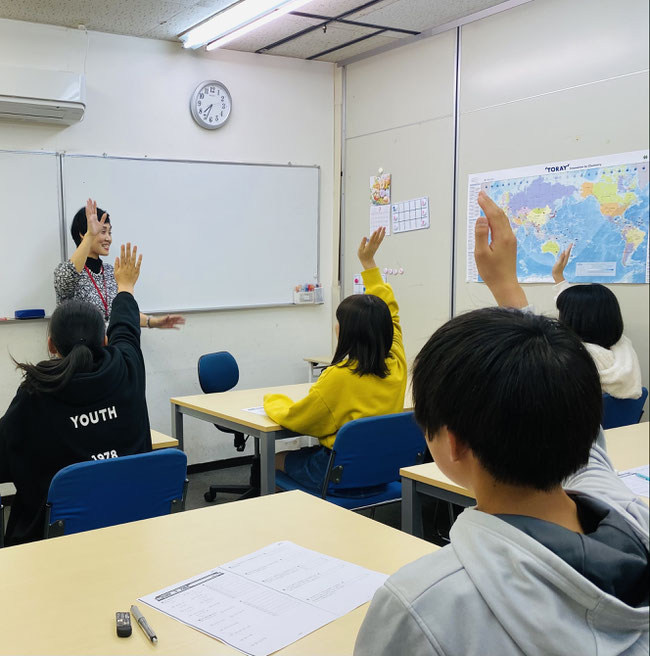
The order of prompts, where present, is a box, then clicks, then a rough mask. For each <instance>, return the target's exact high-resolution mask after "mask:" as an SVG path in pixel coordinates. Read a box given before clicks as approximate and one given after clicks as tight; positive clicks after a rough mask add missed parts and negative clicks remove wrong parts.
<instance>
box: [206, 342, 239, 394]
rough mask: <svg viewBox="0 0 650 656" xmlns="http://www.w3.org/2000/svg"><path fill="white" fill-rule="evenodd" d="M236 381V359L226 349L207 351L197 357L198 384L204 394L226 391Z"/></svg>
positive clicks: (237, 380)
mask: <svg viewBox="0 0 650 656" xmlns="http://www.w3.org/2000/svg"><path fill="white" fill-rule="evenodd" d="M238 382H239V367H238V366H237V360H235V358H234V357H233V356H232V355H231V354H230V353H228V351H218V352H217V353H207V354H206V355H202V356H201V357H200V358H199V385H201V389H202V390H203V392H204V393H205V394H212V393H213V392H227V391H228V390H229V389H232V388H233V387H234V386H235V385H236V384H237V383H238Z"/></svg>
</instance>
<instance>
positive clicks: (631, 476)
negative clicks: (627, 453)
mask: <svg viewBox="0 0 650 656" xmlns="http://www.w3.org/2000/svg"><path fill="white" fill-rule="evenodd" d="M649 471H650V465H643V467H635V468H634V469H627V470H625V471H622V472H619V473H618V477H619V478H620V479H621V480H622V481H623V483H625V485H626V486H627V488H628V489H629V490H632V492H634V494H638V495H639V496H640V497H648V496H650V476H649V475H648V472H649Z"/></svg>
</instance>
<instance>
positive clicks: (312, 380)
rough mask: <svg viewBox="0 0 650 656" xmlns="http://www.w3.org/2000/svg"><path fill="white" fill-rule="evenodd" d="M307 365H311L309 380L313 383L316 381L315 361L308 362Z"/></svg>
mask: <svg viewBox="0 0 650 656" xmlns="http://www.w3.org/2000/svg"><path fill="white" fill-rule="evenodd" d="M307 365H308V366H309V379H308V380H307V382H308V383H313V382H314V363H313V362H308V363H307Z"/></svg>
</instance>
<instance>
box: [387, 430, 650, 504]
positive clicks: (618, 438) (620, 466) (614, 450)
mask: <svg viewBox="0 0 650 656" xmlns="http://www.w3.org/2000/svg"><path fill="white" fill-rule="evenodd" d="M649 429H650V424H649V423H648V422H644V423H641V424H633V425H632V426H622V427H621V428H612V429H610V430H606V431H605V440H606V441H607V453H608V455H609V458H610V460H611V461H612V464H613V465H614V467H615V468H616V469H617V470H618V471H622V470H625V469H632V468H633V467H640V466H641V465H647V464H648V436H649V434H650V431H649ZM399 473H400V476H404V477H405V478H410V479H413V480H415V481H419V482H420V483H426V484H428V485H431V486H433V487H439V488H442V489H443V490H449V491H450V492H455V493H456V494H460V495H462V496H464V497H469V498H472V495H471V494H470V493H469V491H468V490H467V489H466V488H464V487H462V486H461V485H457V484H456V483H454V482H453V481H451V480H450V479H448V478H447V477H446V476H445V475H444V474H443V473H442V472H441V471H440V469H439V468H438V465H436V464H435V463H433V462H429V463H426V464H424V465H415V466H413V467H404V468H402V469H400V472H399ZM642 498H645V497H642Z"/></svg>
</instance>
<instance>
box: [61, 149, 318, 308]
mask: <svg viewBox="0 0 650 656" xmlns="http://www.w3.org/2000/svg"><path fill="white" fill-rule="evenodd" d="M55 154H56V155H57V156H58V157H59V161H60V182H61V187H60V194H61V209H60V217H59V218H60V222H61V233H62V240H63V242H62V257H63V259H62V261H65V260H67V259H68V253H67V250H68V247H67V236H66V220H65V217H66V207H65V176H64V175H63V161H64V158H66V157H67V158H70V159H81V158H87V159H111V160H127V161H136V162H170V163H174V164H222V165H224V164H226V165H230V166H264V167H269V168H285V169H316V171H317V172H318V190H317V197H316V275H317V276H318V280H319V281H320V218H321V217H320V205H321V170H320V166H319V165H317V164H292V163H289V164H269V163H266V162H229V161H227V160H204V159H176V158H165V157H129V156H121V155H107V154H106V153H104V154H103V155H87V154H83V153H55ZM297 305H300V304H296V303H290V302H289V303H263V304H256V305H234V306H223V305H220V306H216V307H201V308H196V307H194V308H182V307H179V308H176V307H174V308H172V309H169V308H168V309H164V310H158V309H148V310H147V312H150V313H151V314H173V313H183V314H191V313H199V312H229V311H231V310H257V309H264V308H276V307H296V306H297ZM302 305H305V306H307V307H311V306H312V305H323V303H314V304H311V303H304V304H302Z"/></svg>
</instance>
